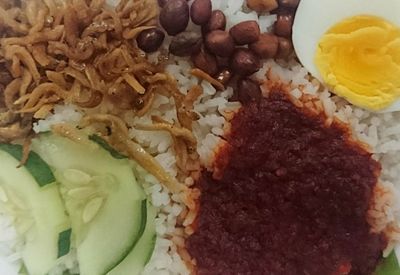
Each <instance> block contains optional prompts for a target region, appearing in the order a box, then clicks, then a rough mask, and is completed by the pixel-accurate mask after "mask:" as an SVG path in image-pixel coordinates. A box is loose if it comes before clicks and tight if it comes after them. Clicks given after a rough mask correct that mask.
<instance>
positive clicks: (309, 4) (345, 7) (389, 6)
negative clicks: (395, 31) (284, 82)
mask: <svg viewBox="0 0 400 275" xmlns="http://www.w3.org/2000/svg"><path fill="white" fill-rule="evenodd" d="M357 15H372V16H378V17H381V18H383V19H385V20H387V21H389V22H391V23H392V24H394V25H395V26H398V27H400V0H301V1H300V4H299V7H298V9H297V12H296V16H295V19H294V23H293V35H292V39H293V46H294V49H295V51H296V54H297V57H298V58H299V60H300V62H301V63H302V64H303V66H304V67H305V68H306V69H307V70H308V71H309V72H310V73H311V74H312V75H313V76H314V77H315V78H317V79H319V80H320V81H321V82H323V79H322V77H321V74H320V73H319V71H318V68H317V67H316V65H315V63H314V57H315V53H316V51H317V46H318V44H319V41H320V39H321V38H322V36H323V35H324V34H325V33H326V32H327V31H328V30H329V29H330V28H331V27H333V26H334V25H335V24H337V23H339V22H341V21H342V20H344V19H346V18H349V17H353V16H357ZM398 110H400V100H399V101H398V102H395V103H394V104H393V105H391V106H390V107H388V108H386V109H385V110H384V111H385V112H391V111H398Z"/></svg>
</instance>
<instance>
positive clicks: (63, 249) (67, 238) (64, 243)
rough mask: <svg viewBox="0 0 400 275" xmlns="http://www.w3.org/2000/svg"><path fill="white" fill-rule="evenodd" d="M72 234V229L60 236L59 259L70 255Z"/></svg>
mask: <svg viewBox="0 0 400 275" xmlns="http://www.w3.org/2000/svg"><path fill="white" fill-rule="evenodd" d="M71 233H72V229H71V228H69V229H67V230H65V231H63V232H61V233H60V234H59V235H58V258H61V257H62V256H64V255H67V254H68V253H69V250H70V249H71Z"/></svg>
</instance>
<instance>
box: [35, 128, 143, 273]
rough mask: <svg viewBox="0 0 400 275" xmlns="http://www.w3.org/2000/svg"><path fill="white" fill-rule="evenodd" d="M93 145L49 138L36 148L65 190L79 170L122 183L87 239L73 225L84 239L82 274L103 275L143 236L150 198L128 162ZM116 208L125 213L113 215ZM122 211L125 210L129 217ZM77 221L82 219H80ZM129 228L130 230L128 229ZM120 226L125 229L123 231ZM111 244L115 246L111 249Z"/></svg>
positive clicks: (80, 258)
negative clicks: (71, 172) (68, 177)
mask: <svg viewBox="0 0 400 275" xmlns="http://www.w3.org/2000/svg"><path fill="white" fill-rule="evenodd" d="M90 143H92V144H89V143H87V142H86V141H85V143H77V142H74V141H71V140H69V139H67V138H64V137H60V136H56V135H51V134H46V135H40V136H39V137H38V138H37V139H34V140H33V141H32V148H33V150H34V151H35V152H36V153H38V154H39V155H40V156H41V157H42V158H43V159H44V160H46V161H47V162H48V163H50V164H51V167H52V169H54V171H55V176H56V178H57V180H58V181H59V182H60V186H61V187H62V186H63V178H62V177H61V175H62V172H63V171H64V170H66V169H78V170H81V171H84V172H86V173H88V174H91V175H107V174H111V175H113V176H114V177H115V179H116V180H117V182H119V185H117V186H116V187H117V188H115V187H114V188H113V189H111V190H112V192H111V193H110V194H109V196H108V197H107V199H106V201H105V203H104V205H103V206H102V208H101V210H100V212H99V213H98V214H97V216H96V217H95V218H94V219H93V220H92V221H91V222H90V223H88V225H89V226H88V227H87V232H86V233H83V232H81V233H83V234H84V235H81V236H84V237H83V238H80V237H79V235H80V232H78V231H76V228H74V224H72V229H73V230H75V232H74V233H73V234H74V236H75V238H76V239H75V238H74V240H77V239H81V241H79V242H78V243H77V244H76V247H77V257H78V261H79V263H80V266H81V274H86V275H102V274H105V273H106V272H107V271H108V270H111V269H113V268H114V267H115V266H116V265H118V264H119V263H120V262H121V261H122V260H123V259H124V258H125V257H126V255H128V254H129V252H130V251H131V249H132V247H133V246H134V245H135V243H136V242H137V241H138V240H137V239H138V238H139V237H140V235H141V234H142V233H143V232H141V231H143V229H142V227H143V225H142V223H143V222H142V219H143V218H145V217H146V216H145V215H143V213H145V212H146V211H144V209H145V208H143V205H144V206H146V202H145V201H144V200H145V199H146V196H145V193H144V191H143V189H142V188H141V186H140V185H139V184H137V183H136V177H135V175H134V173H133V168H132V166H131V164H130V162H129V160H128V159H127V158H124V159H119V158H116V157H115V156H113V155H112V154H111V153H110V152H109V151H107V150H106V149H104V147H103V146H101V145H100V144H99V143H96V142H94V141H91V142H90ZM64 199H65V198H64ZM114 207H118V209H119V210H118V211H122V212H115V211H114V212H113V209H114ZM121 207H124V208H123V209H125V213H123V212H124V211H123V209H121ZM72 210H73V209H72V208H71V209H69V210H68V209H67V211H72ZM70 214H71V213H70ZM127 215H128V216H130V217H128V216H127ZM124 217H125V218H124ZM77 218H78V219H79V215H78V216H77ZM71 220H72V217H71ZM76 220H77V219H76ZM115 221H117V223H116V224H115V223H114V222H115ZM128 221H129V222H128ZM128 224H130V225H129V227H125V226H128ZM104 225H105V227H104ZM119 225H122V226H124V227H122V228H121V227H119ZM99 228H100V229H99ZM101 228H103V229H101ZM108 229H110V230H108ZM121 232H123V233H121ZM114 235H115V236H114ZM101 236H103V237H101ZM114 238H116V241H114ZM96 239H97V240H96ZM110 242H111V243H110ZM108 243H110V244H111V245H110V246H108V245H107V244H108ZM107 247H108V250H107ZM115 249H117V250H115ZM91 251H92V252H91ZM102 251H104V252H105V253H102ZM114 251H115V252H114ZM97 254H99V255H98V256H99V257H98V256H96V255H97ZM101 254H102V255H101Z"/></svg>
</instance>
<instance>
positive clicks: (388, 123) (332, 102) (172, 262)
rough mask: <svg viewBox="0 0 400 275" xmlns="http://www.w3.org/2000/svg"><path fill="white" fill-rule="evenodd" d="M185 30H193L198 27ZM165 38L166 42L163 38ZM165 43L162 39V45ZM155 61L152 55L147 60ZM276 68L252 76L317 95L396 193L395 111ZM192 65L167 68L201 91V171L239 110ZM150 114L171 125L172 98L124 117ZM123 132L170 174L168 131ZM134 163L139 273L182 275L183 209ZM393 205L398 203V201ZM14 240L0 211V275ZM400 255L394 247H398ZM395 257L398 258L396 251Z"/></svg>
mask: <svg viewBox="0 0 400 275" xmlns="http://www.w3.org/2000/svg"><path fill="white" fill-rule="evenodd" d="M212 3H213V9H221V10H222V11H223V12H224V13H225V14H226V16H227V19H228V22H227V25H228V26H227V27H228V28H229V27H230V26H233V25H234V24H236V23H239V22H241V21H244V20H257V21H258V22H259V25H260V27H261V31H263V32H264V31H267V30H270V29H271V26H272V25H273V23H274V22H275V20H276V15H268V14H265V15H261V16H257V14H256V13H255V12H250V11H248V10H247V9H246V7H245V6H244V0H213V1H212ZM190 28H192V29H193V30H197V31H199V28H198V27H197V26H194V25H191V26H190ZM169 40H170V39H169V38H167V39H166V41H169ZM166 43H167V42H166ZM149 58H150V59H151V60H154V61H156V60H157V58H158V54H152V55H150V57H149ZM281 63H282V62H279V64H278V63H277V62H276V61H273V60H269V61H267V62H265V64H264V66H263V68H262V69H261V70H260V71H259V72H257V73H256V74H255V75H254V77H255V78H259V79H265V75H266V73H267V72H269V77H270V80H272V81H277V80H279V81H281V82H283V83H285V84H288V85H290V87H291V91H290V93H291V95H292V96H293V97H295V98H300V97H301V96H302V95H303V94H310V95H315V96H318V97H319V98H320V99H321V101H322V104H323V106H324V109H325V113H326V114H327V115H328V116H329V117H333V116H335V117H337V118H339V119H341V120H343V121H345V122H348V123H349V124H350V126H351V128H352V130H353V134H354V135H355V137H356V138H358V139H360V140H361V141H363V142H365V143H367V144H369V145H370V147H371V150H372V152H373V153H374V157H375V158H376V159H377V160H379V161H380V162H381V164H382V167H383V169H382V176H381V181H382V182H383V184H384V185H385V186H388V187H390V188H393V190H394V191H395V192H398V191H399V190H400V152H399V151H400V126H399V124H398V121H400V112H394V113H387V114H377V113H371V112H368V111H365V110H362V109H359V108H356V107H354V106H351V105H349V104H348V103H347V102H345V101H344V100H342V99H340V98H338V97H336V96H334V95H332V94H331V93H329V92H328V90H327V89H323V90H322V91H321V89H320V84H319V83H318V82H316V81H315V80H312V81H310V77H309V76H308V72H307V70H306V69H304V68H303V67H302V66H301V65H300V64H298V63H296V62H295V61H292V62H290V63H289V64H283V66H281V65H282V64H281ZM190 69H191V65H190V63H189V62H188V60H187V59H185V58H175V59H173V60H171V64H170V65H168V66H167V68H166V70H167V71H168V72H169V73H170V74H171V75H173V76H174V77H175V78H176V79H177V81H178V86H179V89H180V91H181V92H182V93H184V94H185V93H187V90H188V89H189V88H190V87H191V86H193V85H196V84H199V85H201V87H202V88H203V90H204V94H203V95H202V96H201V97H200V98H199V99H198V100H197V102H196V103H195V111H196V112H197V113H198V114H199V116H200V119H199V120H198V121H196V122H195V123H194V125H193V131H194V134H195V136H196V137H197V139H198V141H199V142H198V148H197V149H198V152H199V155H200V160H201V163H202V165H203V166H205V167H207V168H211V164H212V160H213V154H214V148H216V146H218V145H220V144H221V143H222V142H223V139H222V138H221V136H223V134H224V129H225V128H226V127H229V122H228V120H227V118H229V116H230V115H231V114H232V112H234V111H235V110H237V109H238V108H239V107H240V103H238V102H228V98H229V97H230V96H231V95H232V93H233V90H232V88H228V89H227V90H225V91H222V92H220V91H216V90H215V88H214V87H213V86H212V85H210V84H209V83H207V82H205V81H201V80H199V79H197V78H196V77H193V76H191V75H190ZM152 115H160V116H162V117H163V118H165V119H167V120H169V121H176V120H177V118H176V113H175V111H174V103H173V99H168V98H166V97H164V96H162V95H157V96H156V99H155V101H154V106H153V108H152V110H151V111H150V112H149V113H148V114H147V115H146V116H144V117H142V118H137V117H134V116H130V115H127V116H126V117H125V120H126V121H127V122H128V123H129V124H130V125H131V126H133V127H134V125H135V124H137V123H142V124H143V123H150V122H151V116H152ZM81 117H82V111H80V110H79V109H78V108H76V106H73V105H65V106H61V105H60V106H56V108H55V110H54V114H52V115H50V116H48V117H47V118H46V119H44V120H40V121H39V122H38V123H36V124H35V125H34V130H35V132H45V131H49V130H50V127H51V125H53V124H57V123H61V122H69V123H72V124H74V123H75V124H76V123H78V121H79V120H80V119H81ZM130 135H131V137H132V138H135V139H136V140H137V141H138V142H140V143H141V144H143V145H144V146H146V148H147V149H148V150H149V151H150V152H151V153H153V154H156V155H157V156H156V159H157V160H158V161H159V162H160V164H161V165H162V166H163V167H164V168H165V169H166V170H167V171H168V172H169V173H171V174H172V175H176V174H177V168H176V164H175V163H176V160H175V156H174V152H173V149H172V139H171V137H170V136H169V134H168V133H163V132H159V131H157V132H149V131H140V130H136V129H134V128H132V129H131V130H130ZM134 165H135V169H136V171H137V177H138V180H139V181H140V182H142V183H143V186H144V190H145V192H146V193H147V194H148V196H149V197H150V198H151V200H152V202H153V204H154V205H155V206H156V207H157V208H158V215H157V218H156V231H157V240H156V249H155V251H154V254H153V256H152V258H151V260H150V262H149V263H148V265H147V266H146V268H145V270H144V272H143V274H152V275H156V274H166V275H167V274H177V275H179V274H188V273H189V270H188V269H187V267H186V266H185V264H184V262H183V260H182V258H181V257H180V256H179V254H178V252H177V251H178V246H180V245H182V243H183V241H184V240H183V235H184V232H183V229H182V228H176V221H177V217H178V216H179V214H180V213H181V211H182V210H183V205H182V204H181V202H180V201H179V200H178V199H177V198H176V196H173V195H171V194H170V193H169V192H168V190H166V189H165V188H164V187H163V186H162V185H161V184H160V183H159V182H158V181H157V180H156V179H155V178H154V177H153V176H152V175H150V174H148V173H147V172H146V171H144V170H143V169H142V168H141V167H139V166H138V165H136V164H134ZM186 184H188V185H191V184H193V180H192V179H187V180H186ZM399 201H400V200H399ZM387 215H388V217H390V219H391V220H392V221H399V220H400V211H398V208H396V207H395V208H388V209H387ZM20 245H21V242H20V241H19V238H18V236H17V234H16V232H15V230H14V229H13V227H12V220H11V219H10V217H7V216H5V215H2V214H1V212H0V274H6V275H14V274H18V270H19V268H20V267H21V259H20V255H19V254H18V253H17V251H18V250H19V247H20ZM398 252H400V248H398ZM398 256H400V253H399V254H398ZM77 268H78V267H77V264H76V261H75V258H74V254H73V252H72V254H71V255H69V256H67V257H64V258H63V260H62V261H60V264H59V265H58V266H57V267H55V268H54V270H53V271H52V273H51V274H52V275H58V274H62V272H63V270H65V269H69V270H71V271H76V270H77Z"/></svg>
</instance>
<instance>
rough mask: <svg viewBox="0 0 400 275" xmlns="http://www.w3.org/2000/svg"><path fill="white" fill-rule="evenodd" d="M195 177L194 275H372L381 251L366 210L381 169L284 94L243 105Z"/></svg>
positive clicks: (335, 128)
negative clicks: (211, 162) (210, 168)
mask: <svg viewBox="0 0 400 275" xmlns="http://www.w3.org/2000/svg"><path fill="white" fill-rule="evenodd" d="M231 127H232V129H231V133H230V134H229V136H228V137H227V144H228V145H226V146H224V147H223V148H222V149H221V150H219V153H218V156H217V159H216V167H217V168H219V169H220V172H219V173H218V174H219V176H218V178H215V174H214V177H213V175H212V174H211V173H209V172H203V174H202V177H201V179H200V180H199V182H198V186H199V188H200V189H201V191H202V196H201V198H200V210H199V213H198V218H197V221H196V223H197V225H196V230H195V233H194V234H193V235H192V236H190V237H189V238H188V240H187V248H188V251H189V253H190V255H191V256H192V257H193V258H194V259H196V262H197V269H198V273H199V274H213V275H217V274H256V275H263V274H282V275H302V274H307V275H314V274H315V275H330V274H332V275H333V274H334V275H339V274H371V273H372V272H373V271H374V269H375V267H376V266H377V264H378V262H379V261H380V259H381V255H382V250H383V249H384V247H385V246H386V239H385V236H384V235H383V234H373V233H370V229H371V227H370V225H369V224H368V223H367V210H368V208H369V203H370V200H371V199H372V196H373V189H374V186H375V185H376V184H377V180H378V176H379V173H380V165H379V163H377V162H376V161H374V160H373V159H372V158H371V154H370V153H368V152H367V151H366V150H365V149H363V147H362V146H361V145H360V144H358V143H356V142H354V141H352V140H351V139H350V137H349V133H348V131H347V130H346V129H345V127H343V125H340V124H339V123H333V124H332V125H331V126H330V127H328V126H325V125H324V119H323V118H321V117H318V116H316V115H312V114H311V113H307V112H306V111H305V110H303V109H300V108H298V107H296V106H294V105H293V104H292V103H291V102H290V100H288V99H287V97H286V96H285V95H283V94H282V93H278V92H274V93H272V94H271V95H270V96H269V97H268V98H264V99H262V100H261V101H258V102H251V103H249V104H247V105H246V106H244V107H243V108H242V109H241V110H240V111H239V113H238V114H237V115H236V116H235V117H234V118H233V120H232V126H231Z"/></svg>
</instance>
